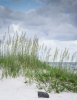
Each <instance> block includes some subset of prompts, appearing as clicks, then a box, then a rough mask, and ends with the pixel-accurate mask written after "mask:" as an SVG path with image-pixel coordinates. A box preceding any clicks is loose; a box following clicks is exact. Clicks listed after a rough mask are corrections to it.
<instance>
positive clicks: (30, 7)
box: [0, 0, 77, 53]
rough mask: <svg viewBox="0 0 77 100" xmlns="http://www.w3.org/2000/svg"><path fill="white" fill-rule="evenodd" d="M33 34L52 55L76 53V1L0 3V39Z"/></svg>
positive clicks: (5, 0) (2, 0)
mask: <svg viewBox="0 0 77 100" xmlns="http://www.w3.org/2000/svg"><path fill="white" fill-rule="evenodd" d="M9 25H10V34H13V33H15V32H16V31H18V32H22V31H26V33H27V36H29V37H33V36H34V35H35V34H36V35H37V37H38V38H39V41H40V43H42V42H44V43H45V44H46V45H48V46H50V47H51V49H52V51H53V50H54V49H55V48H56V47H58V48H60V49H63V48H65V47H66V48H69V50H70V53H73V52H75V51H77V0H0V37H2V35H3V34H4V33H5V32H7V30H8V26H9Z"/></svg>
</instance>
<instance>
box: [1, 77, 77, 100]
mask: <svg viewBox="0 0 77 100" xmlns="http://www.w3.org/2000/svg"><path fill="white" fill-rule="evenodd" d="M37 91H38V89H37V88H36V84H32V85H28V84H27V85H26V84H25V83H24V78H22V77H19V78H15V79H14V78H8V79H5V78H4V79H1V80H0V100H37V99H40V100H77V93H71V92H68V93H67V92H62V93H59V94H57V93H50V94H49V96H50V98H38V96H37Z"/></svg>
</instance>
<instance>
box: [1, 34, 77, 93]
mask: <svg viewBox="0 0 77 100" xmlns="http://www.w3.org/2000/svg"><path fill="white" fill-rule="evenodd" d="M7 35H8V37H7V38H6V35H4V36H3V39H2V40H0V70H1V71H2V76H1V78H3V77H6V78H7V77H9V76H10V77H18V76H20V75H21V76H24V77H25V78H29V83H31V82H32V81H36V83H37V87H38V88H39V89H45V91H47V92H52V91H55V92H58V93H59V92H62V91H73V92H77V73H75V72H74V71H73V70H71V69H70V68H69V69H68V68H66V67H65V66H64V67H62V62H67V61H71V62H73V61H76V52H75V53H74V54H73V55H72V56H71V58H70V54H69V50H68V49H66V48H65V49H64V50H63V51H61V53H60V52H59V49H58V48H56V50H55V52H54V56H53V57H52V59H51V62H56V60H57V58H58V55H60V59H59V65H58V66H57V67H56V66H55V65H52V66H50V65H49V64H48V63H47V62H48V61H49V59H50V55H51V48H49V49H48V48H47V47H46V46H45V45H44V44H43V45H39V41H38V38H37V37H36V36H35V37H34V39H33V40H31V39H29V38H26V34H25V33H22V34H21V36H18V34H15V35H14V36H13V37H11V35H10V34H9V33H8V34H7Z"/></svg>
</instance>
